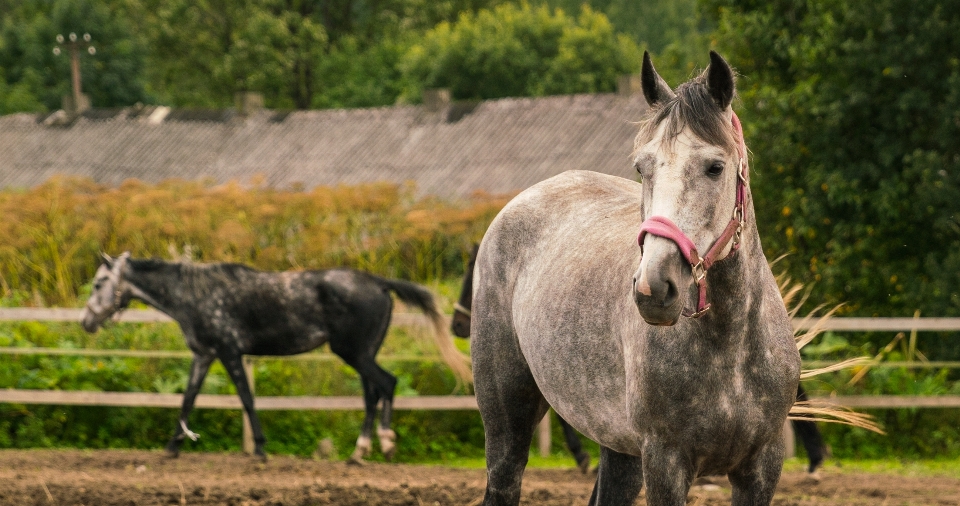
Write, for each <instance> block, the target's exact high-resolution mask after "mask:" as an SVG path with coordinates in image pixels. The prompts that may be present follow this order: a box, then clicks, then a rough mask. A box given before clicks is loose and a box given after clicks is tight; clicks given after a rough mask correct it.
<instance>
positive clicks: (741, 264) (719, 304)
mask: <svg viewBox="0 0 960 506" xmlns="http://www.w3.org/2000/svg"><path fill="white" fill-rule="evenodd" d="M750 204H751V206H750V209H749V210H748V213H747V214H748V216H747V224H746V225H745V226H744V231H743V238H742V242H741V246H740V249H739V251H737V253H736V255H735V256H734V257H732V258H730V259H727V260H724V261H721V262H719V263H717V264H716V265H715V266H714V268H713V269H712V270H714V271H715V272H713V273H712V274H714V276H712V277H711V279H710V280H709V281H710V294H709V300H710V302H711V305H712V307H711V309H710V311H711V312H712V313H714V315H713V316H714V317H716V318H717V319H718V320H719V321H721V322H726V323H729V324H731V325H735V326H736V327H739V328H743V327H744V325H746V326H748V327H750V326H752V324H753V323H757V322H753V321H752V319H753V318H756V316H757V314H758V312H757V311H755V309H756V307H757V304H759V303H760V301H761V300H762V298H763V297H764V296H765V294H766V293H767V291H768V290H769V289H770V286H768V285H770V283H774V284H775V281H774V280H773V275H772V274H771V273H770V267H769V265H768V264H767V260H766V257H765V256H764V254H763V247H762V245H761V244H760V235H759V233H758V232H757V227H756V221H755V217H754V215H753V209H752V202H751V203H750ZM719 327H720V328H723V327H724V326H723V325H721V326H719Z"/></svg>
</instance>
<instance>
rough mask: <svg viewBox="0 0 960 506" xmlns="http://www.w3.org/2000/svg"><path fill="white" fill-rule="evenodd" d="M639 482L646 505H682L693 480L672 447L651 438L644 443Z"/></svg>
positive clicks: (691, 472) (686, 463)
mask: <svg viewBox="0 0 960 506" xmlns="http://www.w3.org/2000/svg"><path fill="white" fill-rule="evenodd" d="M642 455H643V479H644V482H645V484H646V485H647V505H648V506H683V505H685V504H687V493H688V492H689V491H690V485H691V484H692V483H693V479H694V474H695V473H694V469H693V467H692V465H691V463H690V462H689V460H688V459H687V458H686V457H685V456H684V455H683V454H682V453H681V452H680V451H679V450H678V449H676V448H671V447H669V446H666V445H663V444H660V442H658V441H657V440H656V439H655V438H653V437H651V438H649V439H648V440H647V441H645V442H644V445H643V450H642Z"/></svg>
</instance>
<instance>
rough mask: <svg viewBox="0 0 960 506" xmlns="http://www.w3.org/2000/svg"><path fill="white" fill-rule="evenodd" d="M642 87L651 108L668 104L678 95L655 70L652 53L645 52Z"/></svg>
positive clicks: (641, 73)
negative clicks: (664, 103) (667, 102)
mask: <svg viewBox="0 0 960 506" xmlns="http://www.w3.org/2000/svg"><path fill="white" fill-rule="evenodd" d="M640 87H641V88H642V89H643V96H644V98H646V99H647V103H648V104H650V105H651V106H655V105H657V104H660V103H663V102H666V101H667V100H670V99H672V98H673V97H675V96H676V95H675V94H674V93H673V90H671V89H670V86H669V85H668V84H667V82H666V81H664V80H663V78H662V77H660V74H657V69H655V68H653V62H652V61H650V53H649V52H647V51H644V52H643V68H641V70H640Z"/></svg>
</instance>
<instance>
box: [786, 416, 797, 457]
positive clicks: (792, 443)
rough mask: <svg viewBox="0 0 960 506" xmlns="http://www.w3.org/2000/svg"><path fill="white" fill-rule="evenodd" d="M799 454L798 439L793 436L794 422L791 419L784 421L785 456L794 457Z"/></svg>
mask: <svg viewBox="0 0 960 506" xmlns="http://www.w3.org/2000/svg"><path fill="white" fill-rule="evenodd" d="M796 456H797V440H796V438H795V437H794V436H793V424H792V423H790V420H787V421H785V422H783V458H785V459H792V458H794V457H796Z"/></svg>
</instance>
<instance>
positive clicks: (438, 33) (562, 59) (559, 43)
mask: <svg viewBox="0 0 960 506" xmlns="http://www.w3.org/2000/svg"><path fill="white" fill-rule="evenodd" d="M639 62H640V58H639V49H638V48H637V47H636V44H634V43H633V42H632V41H630V40H629V39H628V38H627V37H624V36H618V35H616V34H615V33H614V31H613V27H612V26H611V25H610V23H609V21H608V20H607V19H606V17H605V16H603V14H600V13H597V12H594V11H592V10H591V9H590V8H589V7H584V8H583V10H582V11H581V13H580V16H579V17H578V18H571V17H569V16H567V15H566V14H565V13H564V12H563V11H562V10H559V9H557V10H555V11H553V12H551V11H550V10H549V9H548V8H547V7H545V6H540V7H531V6H530V5H529V4H526V3H524V4H522V5H521V6H519V7H517V6H514V5H512V4H504V5H500V6H498V7H496V8H494V9H493V10H481V11H479V12H478V13H476V14H471V13H464V14H461V16H460V18H459V19H458V20H457V22H456V23H448V22H443V23H440V24H438V25H437V27H436V28H434V29H433V30H430V31H429V32H427V34H426V35H425V36H424V38H423V40H422V41H421V42H419V43H417V44H414V45H413V46H412V47H411V48H410V50H409V51H408V52H407V54H406V55H405V56H404V59H403V61H402V63H401V65H402V67H401V68H402V71H403V73H404V76H405V78H406V79H407V87H406V88H405V92H404V96H405V97H406V98H407V99H409V100H417V99H419V96H420V93H421V90H422V89H423V88H439V87H444V88H450V89H451V92H452V94H453V96H454V97H456V98H460V99H488V98H499V97H508V96H530V95H546V94H553V93H577V92H581V93H583V92H600V91H612V90H613V89H615V87H616V76H617V75H620V74H626V73H629V72H632V71H636V69H637V68H638V67H639Z"/></svg>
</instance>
